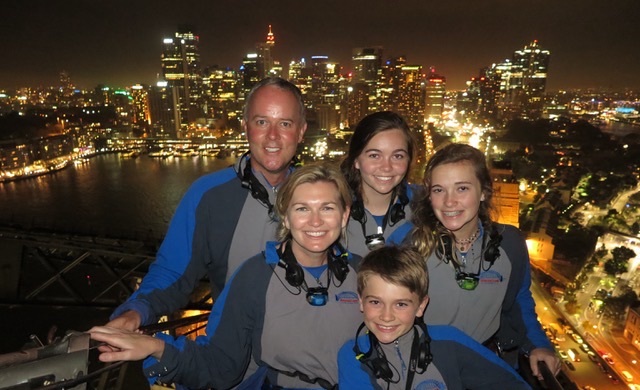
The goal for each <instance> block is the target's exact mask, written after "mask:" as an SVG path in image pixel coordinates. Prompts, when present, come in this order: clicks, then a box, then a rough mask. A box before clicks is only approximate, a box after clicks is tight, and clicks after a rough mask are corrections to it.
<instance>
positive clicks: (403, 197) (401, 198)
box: [389, 184, 409, 226]
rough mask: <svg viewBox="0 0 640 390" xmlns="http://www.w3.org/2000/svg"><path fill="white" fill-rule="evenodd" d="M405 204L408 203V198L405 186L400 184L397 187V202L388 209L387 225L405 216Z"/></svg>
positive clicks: (391, 224)
mask: <svg viewBox="0 0 640 390" xmlns="http://www.w3.org/2000/svg"><path fill="white" fill-rule="evenodd" d="M407 204H409V198H408V197H407V194H406V188H404V185H403V184H401V185H400V186H399V188H398V202H396V203H394V204H393V206H391V210H389V226H393V225H395V224H396V223H398V222H400V221H402V220H403V219H404V218H405V217H406V213H405V212H404V208H405V206H406V205H407Z"/></svg>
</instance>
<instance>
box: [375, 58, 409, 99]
mask: <svg viewBox="0 0 640 390" xmlns="http://www.w3.org/2000/svg"><path fill="white" fill-rule="evenodd" d="M406 64H407V58H406V56H405V55H401V56H398V57H393V58H389V59H387V60H386V61H385V62H384V64H383V65H382V71H381V74H380V85H379V88H378V92H379V96H378V98H379V106H380V110H383V111H397V110H398V93H399V92H398V91H399V89H400V79H401V78H402V75H401V73H402V67H403V66H404V65H406Z"/></svg>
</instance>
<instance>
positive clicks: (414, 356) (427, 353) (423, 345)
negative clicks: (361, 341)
mask: <svg viewBox="0 0 640 390" xmlns="http://www.w3.org/2000/svg"><path fill="white" fill-rule="evenodd" d="M364 327H365V324H364V322H363V323H362V324H361V325H360V326H359V327H358V331H357V332H356V339H355V343H354V346H353V352H355V354H356V359H357V360H358V361H359V362H360V363H362V364H364V365H365V366H366V367H368V368H369V369H370V370H371V372H372V373H373V375H374V376H375V377H376V378H379V379H382V380H384V381H385V382H388V383H398V382H399V381H400V378H398V379H396V380H394V379H393V374H394V370H395V372H396V373H397V372H398V371H397V369H396V368H395V367H393V366H392V365H390V364H389V362H388V361H387V357H386V355H385V353H384V351H383V350H382V347H381V346H380V342H379V341H378V339H377V338H376V336H375V335H374V334H373V332H371V331H367V334H368V335H369V345H370V348H369V351H367V352H362V351H361V350H360V347H358V336H360V332H361V331H362V329H363V328H364ZM417 328H420V329H421V330H422V335H419V334H418V330H417ZM373 351H375V352H376V353H375V356H374V353H373ZM432 361H433V355H432V354H431V337H430V336H429V332H428V331H427V326H426V325H425V323H424V321H422V319H418V318H416V321H415V324H414V325H413V343H412V344H411V357H410V358H409V375H410V376H409V377H408V378H411V380H409V379H407V388H409V387H410V383H409V382H410V381H412V380H413V374H414V373H416V372H417V373H418V374H422V373H423V372H425V371H426V370H427V367H428V366H429V364H431V362H432Z"/></svg>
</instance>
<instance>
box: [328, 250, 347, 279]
mask: <svg viewBox="0 0 640 390" xmlns="http://www.w3.org/2000/svg"><path fill="white" fill-rule="evenodd" d="M329 257H330V261H329V264H327V266H328V268H329V272H331V275H333V276H334V277H335V278H336V279H337V280H338V281H339V282H340V283H342V282H344V280H345V279H346V278H347V274H349V262H348V261H347V258H348V254H347V253H346V252H345V251H342V252H341V254H340V255H335V254H333V253H331V255H330V256H329Z"/></svg>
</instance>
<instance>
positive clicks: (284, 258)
mask: <svg viewBox="0 0 640 390" xmlns="http://www.w3.org/2000/svg"><path fill="white" fill-rule="evenodd" d="M278 256H279V257H280V260H279V261H278V265H279V266H281V267H282V268H284V270H285V276H284V278H285V279H286V281H287V283H289V284H290V285H291V286H292V287H300V286H302V284H303V283H304V270H303V269H302V267H301V266H300V264H298V262H297V261H296V259H295V257H294V256H293V252H292V251H291V245H287V246H286V249H285V250H284V252H283V251H282V247H281V248H280V249H278Z"/></svg>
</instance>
